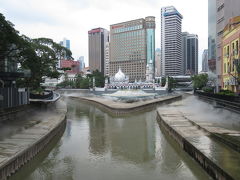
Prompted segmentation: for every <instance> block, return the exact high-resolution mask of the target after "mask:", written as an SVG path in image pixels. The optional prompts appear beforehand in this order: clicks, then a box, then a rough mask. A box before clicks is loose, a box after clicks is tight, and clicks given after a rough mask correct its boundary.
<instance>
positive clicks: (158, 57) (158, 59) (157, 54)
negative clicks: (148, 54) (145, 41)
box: [155, 48, 161, 77]
mask: <svg viewBox="0 0 240 180" xmlns="http://www.w3.org/2000/svg"><path fill="white" fill-rule="evenodd" d="M160 63H161V49H160V48H157V49H156V51H155V76H157V77H159V76H160V75H161V72H160Z"/></svg>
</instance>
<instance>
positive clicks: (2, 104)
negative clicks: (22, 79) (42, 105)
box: [0, 87, 29, 109]
mask: <svg viewBox="0 0 240 180" xmlns="http://www.w3.org/2000/svg"><path fill="white" fill-rule="evenodd" d="M26 104H29V90H28V89H26V88H12V87H9V88H0V109H5V108H12V107H17V106H21V105H26Z"/></svg>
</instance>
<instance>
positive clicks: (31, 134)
mask: <svg viewBox="0 0 240 180" xmlns="http://www.w3.org/2000/svg"><path fill="white" fill-rule="evenodd" d="M65 114H66V105H65V104H64V103H63V102H61V101H59V102H57V104H56V109H55V110H52V111H51V112H46V111H42V112H38V113H36V114H34V115H32V116H31V117H28V118H27V120H25V121H24V122H23V124H22V126H21V124H20V123H19V126H20V128H18V129H15V130H13V131H10V130H6V131H4V128H8V127H11V122H8V123H7V124H8V126H7V127H5V126H4V124H2V127H1V129H2V130H3V131H2V132H1V140H0V179H5V178H6V177H7V176H9V175H10V174H11V173H13V172H14V171H15V170H17V169H18V168H19V167H20V166H21V165H23V164H24V163H26V161H28V160H29V159H31V158H32V157H33V156H34V155H35V154H37V152H39V151H40V150H41V149H42V148H43V147H44V146H45V145H46V144H47V143H48V141H50V140H51V137H53V136H55V135H56V134H57V133H59V129H58V127H59V128H62V125H63V123H64V119H65ZM13 123H16V120H15V121H14V122H13ZM4 132H5V133H6V134H4ZM26 153H27V154H26Z"/></svg>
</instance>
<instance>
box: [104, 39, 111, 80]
mask: <svg viewBox="0 0 240 180" xmlns="http://www.w3.org/2000/svg"><path fill="white" fill-rule="evenodd" d="M109 44H110V43H109V42H107V43H106V47H105V63H104V76H108V77H109V56H110V51H109Z"/></svg>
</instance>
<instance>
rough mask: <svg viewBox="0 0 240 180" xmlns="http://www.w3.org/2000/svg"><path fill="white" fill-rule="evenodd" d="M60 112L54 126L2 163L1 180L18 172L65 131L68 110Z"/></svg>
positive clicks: (0, 167)
mask: <svg viewBox="0 0 240 180" xmlns="http://www.w3.org/2000/svg"><path fill="white" fill-rule="evenodd" d="M65 108H66V107H65ZM60 113H63V114H62V115H60V116H59V118H60V119H59V120H58V122H57V123H56V124H55V125H54V127H52V128H49V130H48V132H47V133H45V134H44V135H43V136H40V137H39V139H38V140H37V141H35V142H34V143H32V144H30V145H27V146H26V147H25V148H24V149H23V150H21V151H19V152H17V153H16V154H14V155H13V156H12V157H9V159H8V160H7V161H5V162H4V163H2V164H1V165H0V179H1V180H6V179H7V177H9V176H11V174H13V173H14V172H16V171H17V170H18V169H19V168H20V167H21V166H23V165H24V164H26V163H27V162H28V161H29V160H31V159H32V158H34V156H36V155H37V154H38V153H39V152H40V151H41V150H42V149H43V148H44V147H46V146H47V144H48V143H49V142H50V141H51V140H52V139H53V138H54V137H55V136H58V135H61V134H62V133H63V132H64V130H65V127H66V110H64V111H61V112H60Z"/></svg>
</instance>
